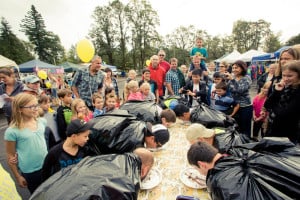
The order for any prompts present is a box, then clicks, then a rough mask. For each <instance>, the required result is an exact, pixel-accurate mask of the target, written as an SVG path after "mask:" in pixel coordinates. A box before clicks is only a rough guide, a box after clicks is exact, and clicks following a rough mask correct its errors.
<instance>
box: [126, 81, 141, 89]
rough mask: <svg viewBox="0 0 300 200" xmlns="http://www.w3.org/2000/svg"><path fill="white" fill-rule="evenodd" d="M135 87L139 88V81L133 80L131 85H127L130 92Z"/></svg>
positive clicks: (130, 82)
mask: <svg viewBox="0 0 300 200" xmlns="http://www.w3.org/2000/svg"><path fill="white" fill-rule="evenodd" d="M135 87H137V88H138V87H139V83H138V82H137V81H135V80H131V81H129V83H127V88H128V90H132V89H134V88H135Z"/></svg>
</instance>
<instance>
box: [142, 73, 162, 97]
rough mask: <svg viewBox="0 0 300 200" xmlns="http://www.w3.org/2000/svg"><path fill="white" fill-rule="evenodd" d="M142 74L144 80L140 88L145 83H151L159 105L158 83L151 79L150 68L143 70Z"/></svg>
mask: <svg viewBox="0 0 300 200" xmlns="http://www.w3.org/2000/svg"><path fill="white" fill-rule="evenodd" d="M142 73H143V77H142V80H141V81H140V82H139V86H141V85H142V84H143V83H144V82H146V83H149V84H150V89H151V92H152V93H153V94H154V95H155V99H156V103H158V101H159V94H158V88H157V83H156V82H155V81H154V80H152V79H151V73H150V70H149V69H148V68H147V69H143V72H142Z"/></svg>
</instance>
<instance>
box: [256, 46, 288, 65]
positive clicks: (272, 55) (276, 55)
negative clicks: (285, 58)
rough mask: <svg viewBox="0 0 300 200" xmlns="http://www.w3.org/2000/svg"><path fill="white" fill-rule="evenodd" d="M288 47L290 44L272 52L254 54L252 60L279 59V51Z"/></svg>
mask: <svg viewBox="0 0 300 200" xmlns="http://www.w3.org/2000/svg"><path fill="white" fill-rule="evenodd" d="M287 48H290V46H283V47H281V48H280V49H278V50H277V51H275V52H273V53H266V54H263V55H260V56H254V57H253V58H252V62H259V61H272V60H277V59H279V56H280V53H281V51H283V50H285V49H287Z"/></svg>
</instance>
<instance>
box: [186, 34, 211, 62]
mask: <svg viewBox="0 0 300 200" xmlns="http://www.w3.org/2000/svg"><path fill="white" fill-rule="evenodd" d="M194 55H199V56H200V57H201V65H203V66H205V60H206V58H207V57H208V55H207V50H206V48H204V47H203V40H202V38H200V37H197V38H196V46H195V47H193V48H192V50H191V52H190V56H191V57H192V56H194Z"/></svg>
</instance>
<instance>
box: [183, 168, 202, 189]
mask: <svg viewBox="0 0 300 200" xmlns="http://www.w3.org/2000/svg"><path fill="white" fill-rule="evenodd" d="M180 180H181V181H182V182H183V184H185V185H186V186H188V187H190V188H195V189H202V188H206V177H205V176H204V175H202V174H200V172H198V171H197V170H196V169H194V168H193V167H188V168H185V169H184V170H182V171H181V172H180Z"/></svg>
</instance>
